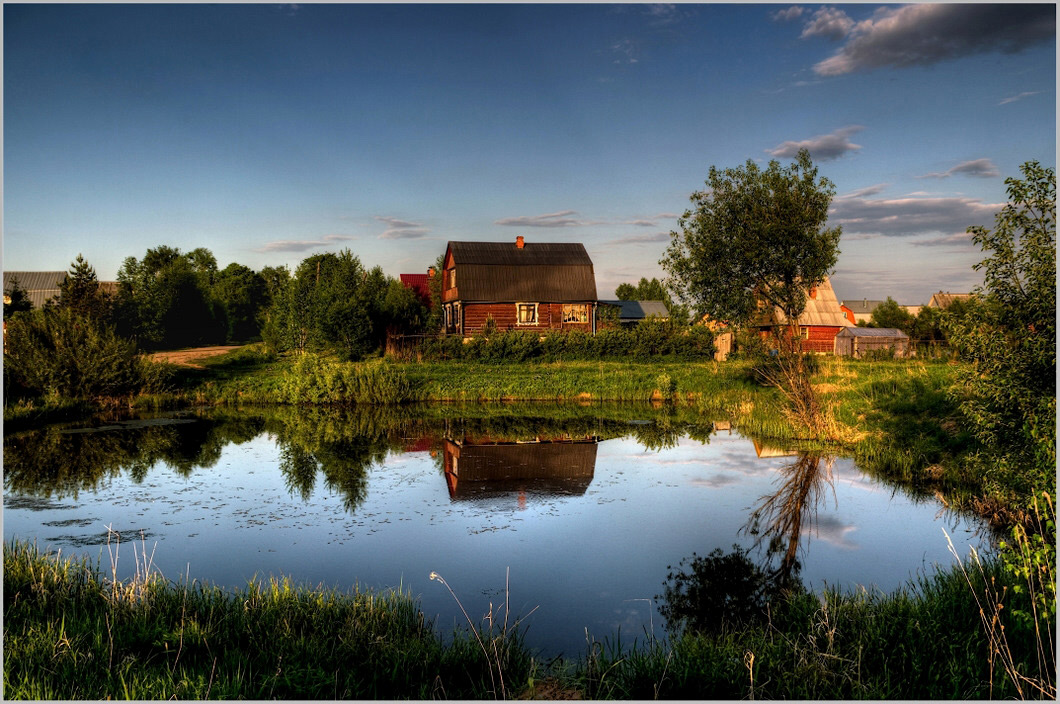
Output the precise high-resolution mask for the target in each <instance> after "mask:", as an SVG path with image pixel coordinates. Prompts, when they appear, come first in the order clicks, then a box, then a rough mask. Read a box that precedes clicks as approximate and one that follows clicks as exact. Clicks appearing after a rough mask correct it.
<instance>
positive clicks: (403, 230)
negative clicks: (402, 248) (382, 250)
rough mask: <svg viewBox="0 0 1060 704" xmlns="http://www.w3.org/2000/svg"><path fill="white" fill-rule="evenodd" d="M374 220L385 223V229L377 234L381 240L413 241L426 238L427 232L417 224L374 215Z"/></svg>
mask: <svg viewBox="0 0 1060 704" xmlns="http://www.w3.org/2000/svg"><path fill="white" fill-rule="evenodd" d="M375 219H376V220H378V221H380V222H385V223H386V224H387V228H386V229H385V230H383V232H381V233H380V234H379V239H381V240H415V239H419V238H421V237H426V236H427V233H428V232H429V230H428V229H427V228H425V227H424V226H423V225H422V224H420V223H418V222H410V221H408V220H400V219H398V218H391V217H386V216H383V215H376V216H375Z"/></svg>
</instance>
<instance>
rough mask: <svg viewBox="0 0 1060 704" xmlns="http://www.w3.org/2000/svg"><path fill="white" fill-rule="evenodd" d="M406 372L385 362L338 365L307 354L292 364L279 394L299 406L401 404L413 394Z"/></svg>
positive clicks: (340, 363)
mask: <svg viewBox="0 0 1060 704" xmlns="http://www.w3.org/2000/svg"><path fill="white" fill-rule="evenodd" d="M411 392H412V386H411V384H409V380H408V377H407V376H405V372H404V371H403V370H402V369H401V368H400V367H396V366H394V365H391V364H389V363H388V362H384V361H372V362H361V363H354V362H336V361H332V360H326V359H322V358H321V357H318V356H316V355H311V354H306V355H302V356H301V357H299V359H298V360H297V361H296V362H295V363H294V364H293V365H292V367H291V370H290V371H289V372H288V373H287V374H286V375H285V376H284V378H283V380H282V381H281V384H280V395H281V397H282V398H283V399H284V400H285V401H287V402H288V403H296V404H338V405H348V404H378V403H401V402H403V401H407V400H409V398H411V395H412V393H411Z"/></svg>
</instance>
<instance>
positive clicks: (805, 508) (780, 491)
mask: <svg viewBox="0 0 1060 704" xmlns="http://www.w3.org/2000/svg"><path fill="white" fill-rule="evenodd" d="M755 450H756V451H758V450H759V445H758V443H757V442H756V443H755ZM796 454H797V457H798V459H796V460H795V461H794V462H792V463H791V464H788V465H785V466H783V467H781V468H780V469H778V470H777V478H776V480H775V483H776V484H777V485H779V486H778V488H777V491H776V492H774V493H772V494H767V495H766V496H763V497H762V498H761V499H760V503H759V504H758V506H757V507H755V509H754V510H753V511H752V512H751V516H750V518H749V519H748V521H747V525H746V526H744V530H745V531H746V532H747V533H749V534H750V535H753V536H755V547H757V548H762V547H764V548H765V555H766V557H767V559H768V560H769V561H771V560H772V559H773V558H775V557H779V560H780V561H779V564H778V565H777V567H776V569H775V571H776V574H777V575H778V576H779V577H790V576H792V575H794V574H797V573H798V571H799V567H800V565H799V547H800V544H801V543H802V539H803V536H804V535H806V536H808V535H809V533H811V532H816V531H817V527H818V526H817V515H818V507H819V506H820V504H821V502H822V500H823V499H824V496H825V493H826V489H831V494H832V499H833V501H835V484H834V481H833V477H832V464H833V462H834V458H833V457H822V456H821V455H819V454H815V453H809V452H800V453H796ZM758 455H759V457H761V456H763V455H762V453H761V451H759V452H758ZM770 456H774V457H775V456H778V455H777V454H775V453H774V454H771V455H770ZM836 506H837V507H838V503H836ZM808 540H809V539H808V538H807V542H808ZM804 547H805V545H804Z"/></svg>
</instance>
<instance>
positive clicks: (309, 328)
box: [266, 250, 426, 359]
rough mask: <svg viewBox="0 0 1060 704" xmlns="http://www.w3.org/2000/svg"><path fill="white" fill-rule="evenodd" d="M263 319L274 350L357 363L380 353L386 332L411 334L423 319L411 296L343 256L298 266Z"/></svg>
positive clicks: (311, 259)
mask: <svg viewBox="0 0 1060 704" xmlns="http://www.w3.org/2000/svg"><path fill="white" fill-rule="evenodd" d="M269 317H270V322H269V326H268V328H267V334H266V339H267V341H268V342H269V343H270V344H271V345H273V346H275V347H277V348H279V349H289V350H296V351H299V352H304V351H310V350H325V349H331V350H335V351H337V352H339V353H340V354H341V355H342V356H343V357H346V358H348V359H358V358H361V357H363V356H365V355H367V354H369V353H370V352H373V351H375V350H377V349H378V348H379V347H381V346H382V344H383V342H384V340H385V339H386V334H387V332H388V331H389V332H395V331H398V330H401V331H405V330H409V329H415V328H417V327H418V326H419V325H421V324H422V321H424V320H425V318H426V313H425V311H424V310H423V306H422V305H420V304H419V303H418V302H417V301H416V300H415V294H413V293H412V291H409V290H408V289H406V288H405V287H404V286H402V285H401V283H400V282H396V281H395V280H394V279H392V278H389V277H387V276H386V275H384V274H383V270H382V269H380V268H379V267H374V268H372V269H366V268H365V267H364V265H363V264H361V260H360V259H359V258H357V257H356V256H355V255H354V254H353V253H352V252H350V251H349V250H344V251H342V252H339V253H338V254H334V253H326V254H314V255H312V256H310V257H307V258H306V259H304V260H302V263H301V264H299V265H298V268H297V269H296V270H295V272H294V275H293V276H292V277H291V279H290V280H289V281H288V283H287V285H286V286H285V287H284V289H283V290H282V292H280V293H278V294H277V296H276V297H275V298H274V300H273V305H272V307H271V309H270V311H269Z"/></svg>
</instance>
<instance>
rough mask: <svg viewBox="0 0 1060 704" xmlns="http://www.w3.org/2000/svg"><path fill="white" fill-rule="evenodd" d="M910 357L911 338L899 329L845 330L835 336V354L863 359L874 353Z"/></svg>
mask: <svg viewBox="0 0 1060 704" xmlns="http://www.w3.org/2000/svg"><path fill="white" fill-rule="evenodd" d="M888 351H893V353H894V356H895V357H908V356H909V336H908V335H906V334H905V333H904V332H902V331H901V330H899V329H897V328H843V329H842V330H840V331H839V332H838V333H837V334H836V336H835V354H836V356H839V357H854V358H855V359H861V358H863V357H865V356H867V355H869V354H871V353H874V352H880V353H884V352H888Z"/></svg>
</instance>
